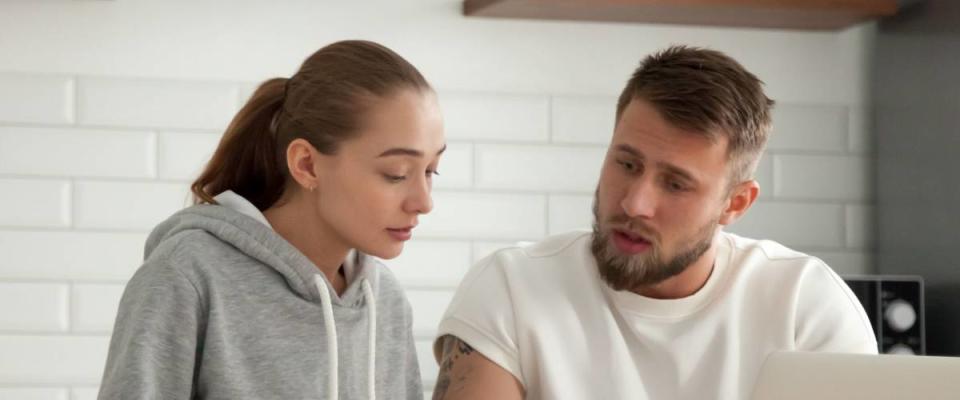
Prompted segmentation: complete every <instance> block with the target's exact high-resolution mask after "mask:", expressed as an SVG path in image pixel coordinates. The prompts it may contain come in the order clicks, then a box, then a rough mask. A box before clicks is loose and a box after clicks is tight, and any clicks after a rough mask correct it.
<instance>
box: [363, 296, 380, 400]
mask: <svg viewBox="0 0 960 400" xmlns="http://www.w3.org/2000/svg"><path fill="white" fill-rule="evenodd" d="M363 298H364V301H366V302H367V319H368V320H369V321H370V323H368V324H367V340H369V344H368V348H369V349H370V351H368V352H367V354H368V356H367V379H368V380H367V398H368V399H370V400H375V399H376V398H377V393H376V390H375V389H376V379H375V378H376V375H375V374H376V373H377V363H376V360H377V302H376V301H375V300H376V299H374V298H373V289H371V288H370V281H368V280H366V279H364V280H363Z"/></svg>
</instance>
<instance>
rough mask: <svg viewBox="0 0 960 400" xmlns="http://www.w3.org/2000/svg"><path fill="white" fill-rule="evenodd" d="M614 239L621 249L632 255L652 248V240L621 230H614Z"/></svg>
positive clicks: (614, 242)
mask: <svg viewBox="0 0 960 400" xmlns="http://www.w3.org/2000/svg"><path fill="white" fill-rule="evenodd" d="M612 240H613V244H614V245H615V246H617V248H618V249H620V251H622V252H624V253H627V254H631V255H633V254H638V253H642V252H644V251H647V249H649V248H650V242H649V241H647V240H646V239H644V238H642V237H639V236H633V235H630V234H628V233H626V232H623V231H619V230H614V231H613V239H612Z"/></svg>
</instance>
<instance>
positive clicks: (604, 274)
mask: <svg viewBox="0 0 960 400" xmlns="http://www.w3.org/2000/svg"><path fill="white" fill-rule="evenodd" d="M772 106H773V101H771V100H770V99H768V98H767V97H766V95H765V94H764V92H763V89H762V82H761V81H760V80H759V79H757V78H756V77H755V76H754V75H753V74H751V73H750V72H748V71H746V70H745V69H744V68H743V67H742V66H741V65H740V64H738V63H737V62H736V61H734V60H733V59H731V58H729V57H728V56H726V55H724V54H722V53H720V52H716V51H712V50H705V49H698V48H691V47H683V46H677V47H671V48H668V49H666V50H664V51H662V52H659V53H657V54H654V55H652V56H649V57H647V58H646V59H645V60H644V61H643V62H642V63H641V65H640V67H639V68H638V69H637V70H636V71H635V72H634V74H633V76H632V77H631V79H630V80H629V82H628V83H627V86H626V88H625V89H624V90H623V92H622V94H621V95H620V99H619V101H618V103H617V114H616V117H617V122H616V126H615V129H614V132H613V138H612V141H611V143H610V147H609V149H608V151H607V155H606V159H605V160H604V164H603V168H602V171H601V175H600V181H599V184H598V186H597V190H596V195H595V201H594V206H593V208H594V210H593V211H594V217H595V222H594V226H593V232H575V233H570V234H563V235H558V236H554V237H550V238H547V239H545V240H543V241H542V242H540V243H537V244H534V245H531V246H528V247H516V248H509V249H503V250H500V251H498V252H496V253H494V254H493V255H491V256H489V257H487V258H486V259H484V260H482V261H480V262H479V263H478V264H477V265H476V266H474V268H473V269H472V270H471V271H470V273H468V274H467V276H466V277H465V278H464V280H463V282H462V283H461V285H460V288H459V289H458V291H457V294H456V295H455V296H454V299H453V301H452V302H451V304H450V307H449V309H448V310H447V312H446V314H445V315H444V317H443V320H442V322H441V323H440V329H439V338H438V339H437V341H436V342H435V344H434V351H435V353H436V356H437V357H438V360H439V362H440V376H439V378H438V382H437V385H436V388H435V390H434V399H498V400H500V399H521V398H531V399H657V400H661V399H698V400H702V399H743V398H748V397H749V396H750V392H751V390H752V389H753V385H754V381H755V379H756V378H757V374H758V371H759V369H760V366H761V364H762V363H763V362H764V359H765V358H766V357H767V355H769V354H770V353H772V352H775V351H781V350H788V351H829V352H858V353H876V351H877V346H876V341H875V339H874V336H873V332H872V329H871V327H870V325H869V322H868V320H867V317H866V314H865V313H864V311H863V308H862V307H861V306H860V304H859V303H858V301H857V299H856V297H854V295H853V293H852V292H851V291H850V290H849V288H847V287H846V285H845V284H844V283H843V281H842V280H841V279H840V278H839V277H838V276H837V275H836V274H835V273H834V272H833V271H831V270H830V268H829V267H827V265H825V264H824V263H823V262H822V261H820V260H819V259H816V258H814V257H810V256H807V255H805V254H801V253H798V252H796V251H792V250H790V249H787V248H786V247H783V246H781V245H779V244H777V243H775V242H771V241H757V240H752V239H746V238H742V237H739V236H736V235H733V234H728V233H725V232H723V230H722V227H723V226H725V225H729V224H731V223H733V222H734V221H736V220H737V219H738V218H739V217H741V216H742V215H743V214H744V213H745V212H747V210H748V209H749V208H750V206H751V205H752V204H753V203H754V201H755V200H756V199H757V194H758V193H759V190H760V189H759V186H758V185H757V183H756V181H755V180H753V173H754V171H755V169H756V165H757V161H758V160H759V158H760V156H761V153H762V152H763V148H764V146H765V144H766V140H767V135H768V133H769V131H770V126H771V121H770V119H771V117H770V113H771V111H770V109H771V107H772Z"/></svg>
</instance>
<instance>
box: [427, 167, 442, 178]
mask: <svg viewBox="0 0 960 400" xmlns="http://www.w3.org/2000/svg"><path fill="white" fill-rule="evenodd" d="M434 175H436V176H440V171H437V170H435V169H428V170H427V177H428V178H429V177H432V176H434Z"/></svg>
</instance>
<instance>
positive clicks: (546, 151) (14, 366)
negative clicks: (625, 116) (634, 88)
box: [0, 72, 873, 400]
mask: <svg viewBox="0 0 960 400" xmlns="http://www.w3.org/2000/svg"><path fill="white" fill-rule="evenodd" d="M254 84H255V83H254V82H219V81H218V82H208V81H189V80H162V79H152V78H151V79H136V78H129V77H110V76H84V75H69V76H60V75H45V74H29V73H5V72H0V305H2V306H0V355H2V356H0V398H2V399H12V400H15V399H72V400H81V399H93V398H95V396H96V387H97V385H98V383H99V379H100V376H101V373H102V367H103V364H104V360H105V358H106V350H107V344H108V342H109V334H110V331H111V329H112V324H113V319H114V316H115V313H116V308H117V304H118V299H119V297H120V294H121V293H122V290H123V287H124V283H125V282H126V280H127V279H128V278H129V277H130V276H131V275H132V273H133V272H134V271H135V269H136V268H137V267H138V265H139V263H140V261H141V257H142V247H143V241H144V239H145V238H146V234H147V233H148V232H149V230H150V229H151V228H152V227H153V226H154V225H155V224H156V223H158V222H160V221H161V220H162V219H164V218H165V217H166V216H168V215H169V214H171V213H173V212H175V211H176V210H178V209H180V208H181V207H183V206H185V205H186V204H187V201H188V184H189V182H190V181H191V179H192V178H193V177H194V176H195V175H196V174H197V173H198V171H199V170H200V169H201V168H202V166H203V164H204V162H205V161H206V159H207V158H208V157H209V155H210V154H211V152H212V150H213V148H214V147H215V145H216V143H217V141H218V139H219V133H220V131H221V130H222V129H223V127H224V126H225V125H226V123H227V122H228V121H229V119H230V118H231V116H232V115H233V114H234V113H235V112H236V111H237V110H238V108H239V107H240V105H241V103H242V102H243V101H244V100H245V97H246V96H248V95H249V93H250V88H251V87H253V86H254ZM439 91H440V99H441V100H440V101H441V106H442V108H443V111H444V115H445V119H446V129H447V137H448V142H449V150H448V151H447V153H446V154H445V156H444V159H443V161H442V163H441V166H440V174H441V175H440V176H439V177H438V178H437V181H436V188H435V193H434V203H435V209H434V212H433V213H431V214H430V215H428V216H425V217H424V218H422V225H421V227H420V228H418V231H417V236H416V239H415V240H413V241H412V242H410V243H409V244H408V245H407V247H406V249H405V251H404V253H403V254H402V255H401V256H400V257H399V258H397V259H395V260H391V261H388V264H390V265H391V266H392V267H393V268H394V269H395V271H396V273H397V275H398V276H399V277H400V279H401V281H403V282H404V284H405V285H406V287H407V293H408V296H409V299H410V301H411V303H412V304H413V308H414V310H415V323H414V329H415V333H416V336H417V339H418V341H417V350H418V352H419V356H420V362H421V365H422V366H421V370H422V371H423V375H424V382H425V383H426V389H427V390H429V389H430V388H431V387H432V384H433V383H434V382H435V380H436V371H437V367H436V364H435V363H434V361H433V355H432V346H431V339H432V337H433V333H434V331H435V328H436V326H437V323H438V321H439V318H440V316H441V314H442V312H443V311H444V309H445V307H446V304H447V302H448V301H449V300H450V298H451V296H452V294H453V291H454V289H455V287H456V285H457V283H458V282H459V280H460V278H461V277H462V276H463V274H464V273H465V272H466V271H467V269H468V268H469V267H470V265H471V264H472V263H473V262H475V261H476V260H478V259H480V258H481V257H483V256H485V255H486V254H489V253H490V252H491V251H493V250H495V249H497V248H501V247H503V246H508V245H510V244H512V243H516V242H519V241H533V240H537V239H540V238H542V237H544V236H546V235H549V234H554V233H559V232H563V231H567V230H571V229H582V228H588V227H589V226H590V223H591V212H590V206H591V203H592V196H593V190H594V187H595V184H596V180H597V176H598V173H599V167H600V162H601V161H602V159H603V157H604V153H605V145H606V143H607V141H608V140H609V137H610V134H611V130H612V127H613V118H614V107H615V103H616V98H615V97H614V96H615V93H611V94H610V96H606V97H604V96H596V95H583V96H580V95H572V94H568V93H535V94H531V93H501V92H480V91H463V90H451V91H448V90H444V88H439ZM863 113H864V110H863V108H862V107H855V106H851V105H845V104H805V103H802V102H781V103H780V104H779V105H778V106H777V108H776V113H775V117H774V125H775V129H774V136H773V138H772V139H771V141H770V146H769V149H768V151H767V153H766V155H765V156H764V158H763V160H762V162H761V163H760V169H759V171H758V175H757V179H758V181H759V182H760V183H761V186H762V196H761V200H760V201H759V202H758V203H757V204H756V205H755V207H754V208H753V209H752V210H751V211H750V212H749V213H748V214H747V216H746V217H745V218H744V219H743V220H742V221H739V222H737V223H736V224H735V225H733V226H732V227H731V228H730V230H731V231H733V232H736V233H740V234H743V235H747V236H752V237H757V238H769V239H775V240H778V241H781V242H783V243H784V244H786V245H788V246H791V247H794V248H797V249H799V250H803V251H807V252H810V253H812V254H814V255H817V256H820V257H822V258H823V259H824V260H826V261H827V262H828V263H829V264H830V265H831V266H832V267H833V268H835V269H836V270H837V271H838V272H840V273H848V274H856V273H868V272H870V271H871V270H872V266H871V256H870V252H871V249H872V247H873V243H872V235H871V232H872V230H873V228H872V225H871V224H872V219H873V218H872V212H873V194H872V193H873V191H872V187H871V178H870V171H871V166H870V162H871V160H872V158H871V156H870V151H869V148H870V144H869V134H868V133H865V132H864V130H865V127H864V123H863V119H864V117H863Z"/></svg>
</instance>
